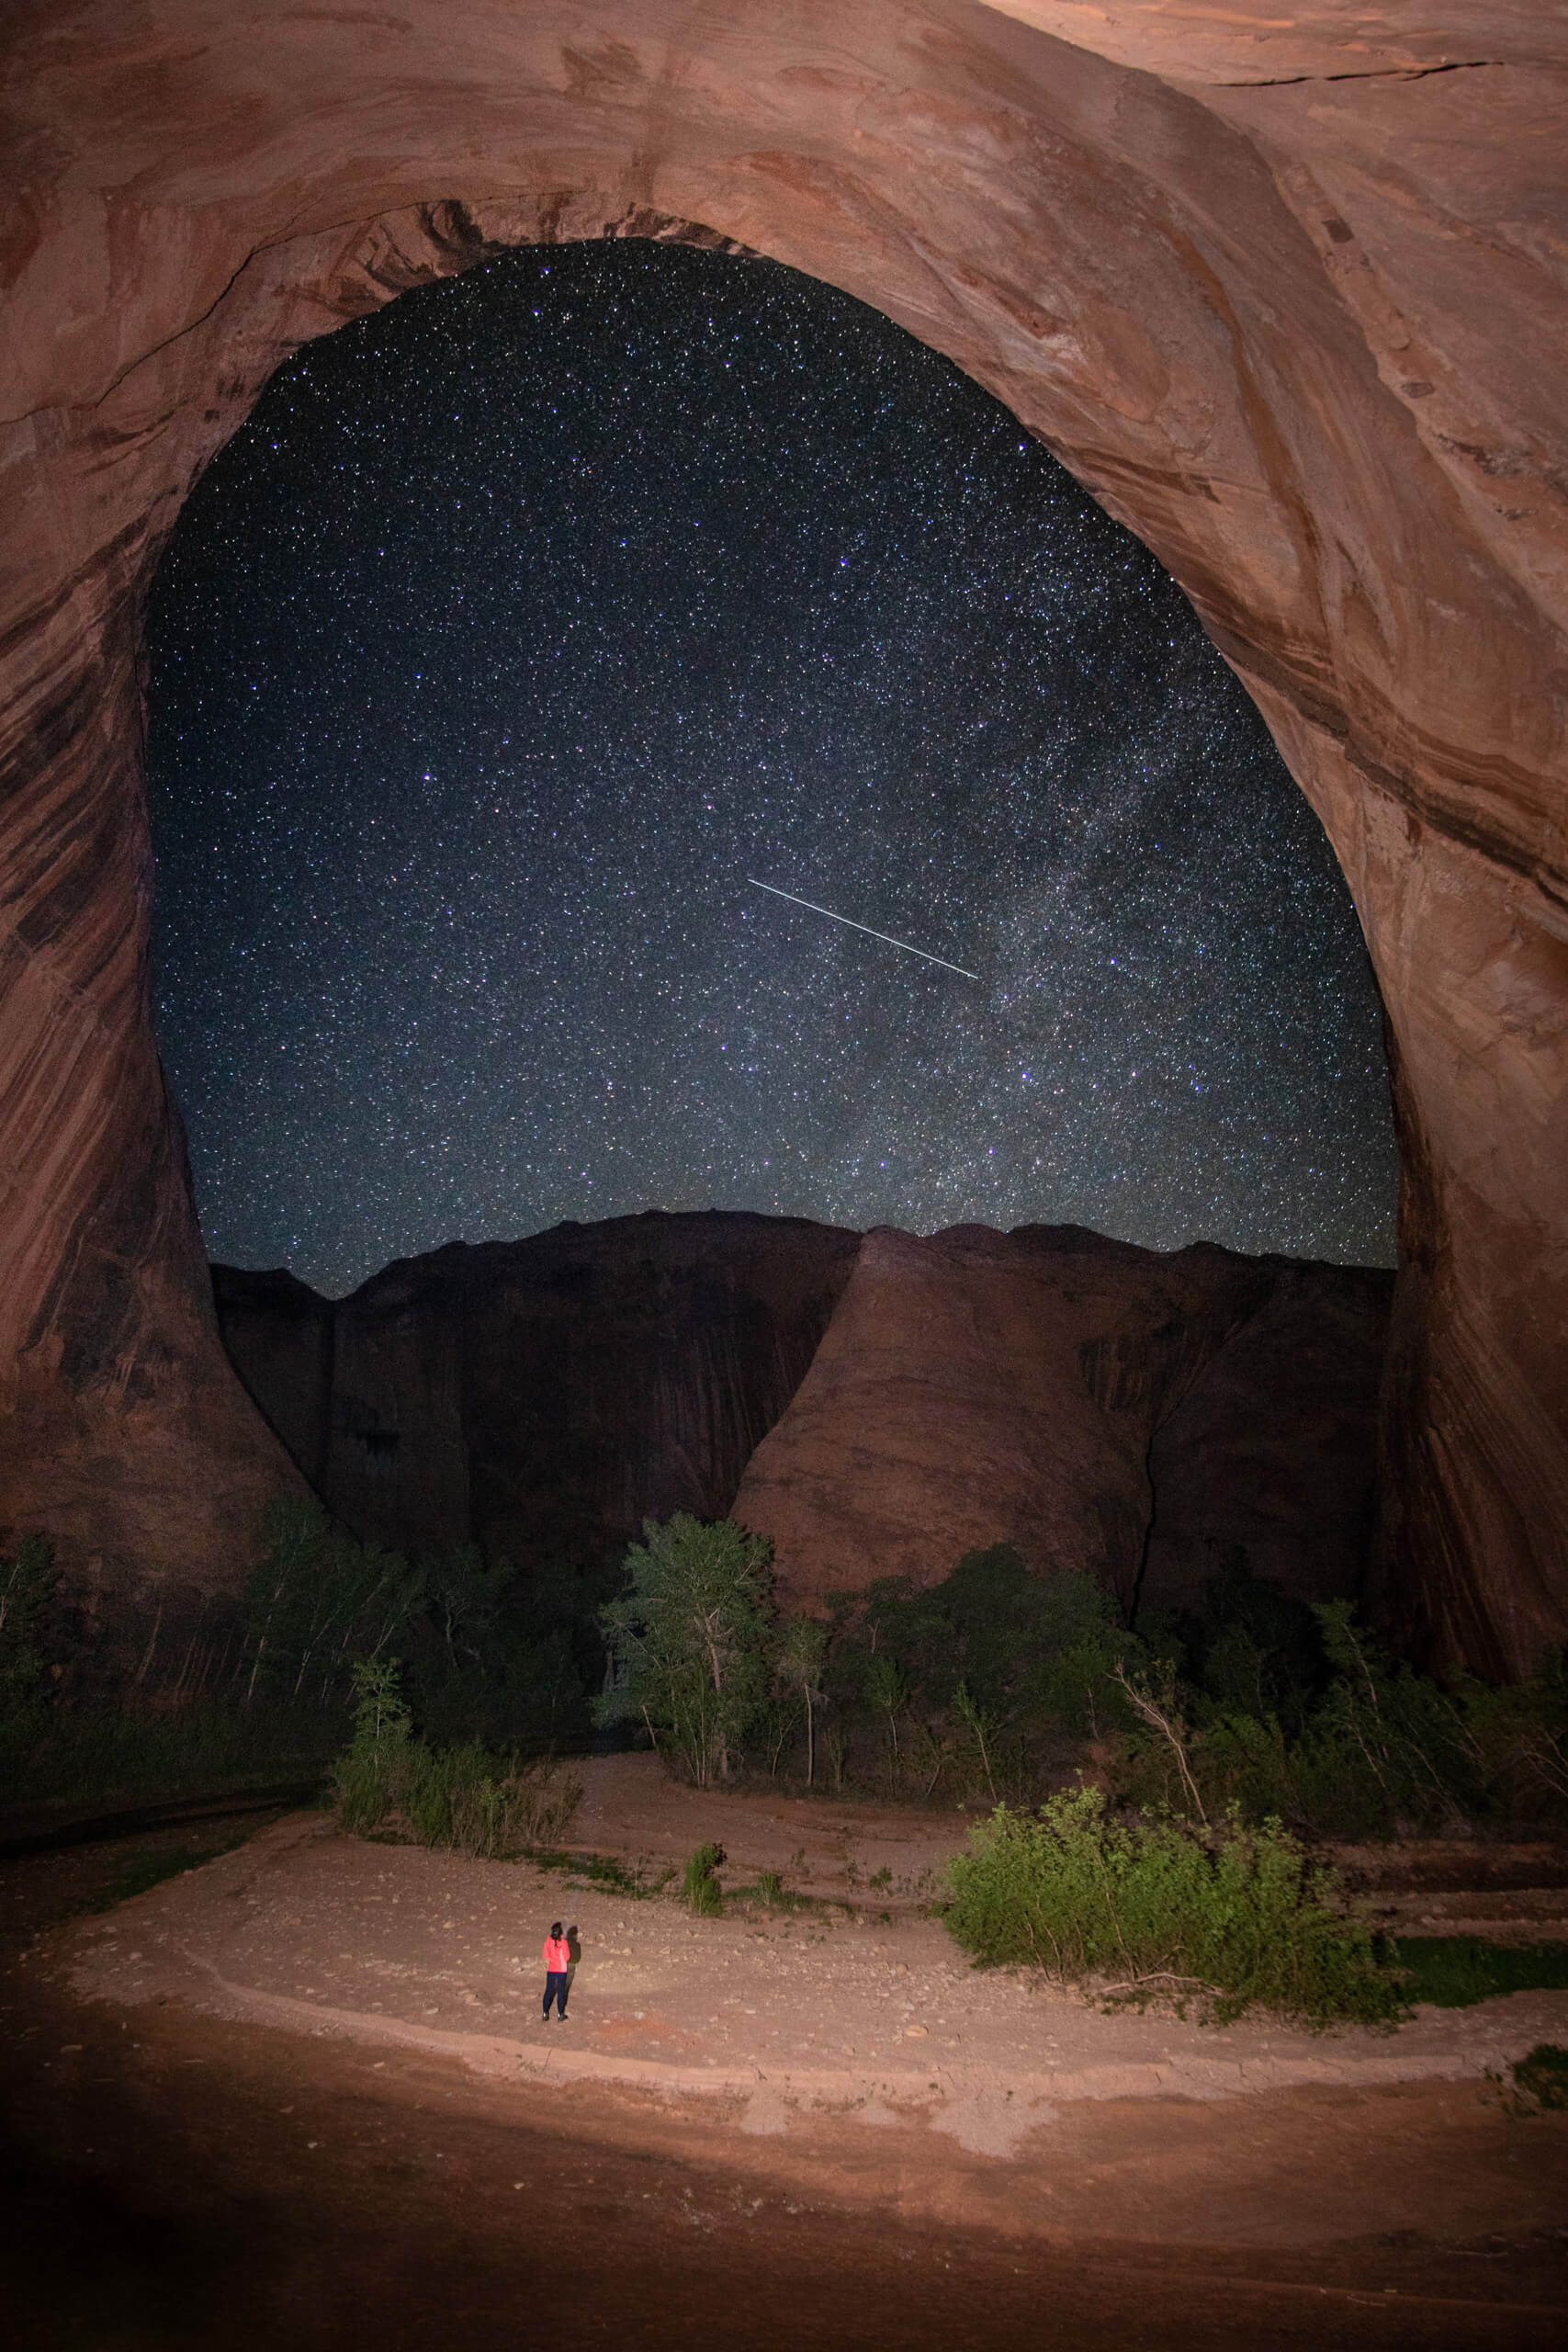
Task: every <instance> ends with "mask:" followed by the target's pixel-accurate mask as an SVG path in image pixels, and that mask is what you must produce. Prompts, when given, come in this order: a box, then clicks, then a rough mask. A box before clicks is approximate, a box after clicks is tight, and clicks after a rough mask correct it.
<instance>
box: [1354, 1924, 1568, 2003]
mask: <svg viewBox="0 0 1568 2352" xmlns="http://www.w3.org/2000/svg"><path fill="white" fill-rule="evenodd" d="M1392 1964H1393V1966H1394V1967H1396V1968H1398V1969H1400V1970H1402V1971H1403V1972H1404V1996H1405V1998H1406V2000H1409V2001H1428V2002H1430V2003H1431V2005H1432V2007H1434V2008H1438V2009H1468V2008H1472V2007H1474V2006H1475V2004H1476V2002H1477V2001H1494V2000H1496V1999H1497V1998H1498V1997H1499V1996H1501V1995H1503V1994H1506V1993H1560V1992H1568V1944H1493V1943H1487V1942H1485V1941H1484V1940H1483V1939H1482V1938H1481V1937H1479V1936H1401V1937H1399V1938H1397V1939H1395V1940H1394V1942H1393V1946H1392Z"/></svg>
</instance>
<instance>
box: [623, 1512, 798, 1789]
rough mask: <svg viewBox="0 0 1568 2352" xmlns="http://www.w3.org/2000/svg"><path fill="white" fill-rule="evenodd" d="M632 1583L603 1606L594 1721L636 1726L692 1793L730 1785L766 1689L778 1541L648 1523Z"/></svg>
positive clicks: (683, 1515) (725, 1526)
mask: <svg viewBox="0 0 1568 2352" xmlns="http://www.w3.org/2000/svg"><path fill="white" fill-rule="evenodd" d="M642 1532H643V1540H642V1542H641V1543H640V1544H633V1545H632V1546H631V1548H630V1550H629V1551H628V1552H627V1554H626V1574H627V1587H626V1591H625V1592H624V1593H623V1594H622V1596H621V1597H620V1599H619V1600H612V1601H611V1602H609V1603H608V1605H607V1606H606V1607H605V1608H604V1609H603V1610H601V1611H600V1612H599V1622H600V1623H601V1625H602V1626H603V1627H604V1642H605V1646H606V1648H607V1649H608V1651H609V1653H610V1659H611V1677H612V1679H611V1684H610V1688H609V1689H608V1690H607V1691H605V1692H604V1696H603V1697H602V1698H601V1699H599V1700H598V1701H597V1702H595V1710H594V1712H595V1713H596V1714H597V1716H598V1719H599V1721H600V1722H601V1723H616V1722H623V1723H624V1722H628V1721H629V1722H633V1723H640V1724H643V1725H644V1726H645V1728H646V1729H647V1731H648V1733H649V1737H650V1738H651V1739H652V1741H653V1743H654V1746H655V1747H660V1748H662V1749H664V1750H666V1751H672V1752H673V1753H674V1754H676V1755H678V1756H679V1757H680V1758H682V1761H683V1762H684V1764H685V1766H686V1768H687V1770H689V1771H690V1773H691V1776H692V1778H693V1780H694V1781H695V1782H696V1784H697V1786H698V1787H699V1788H705V1787H706V1786H707V1785H708V1784H709V1782H710V1781H715V1780H720V1781H723V1780H728V1778H729V1776H730V1773H731V1771H732V1770H733V1769H734V1765H735V1761H736V1758H737V1756H738V1754H739V1749H740V1747H741V1746H742V1744H743V1743H744V1740H745V1737H746V1735H747V1732H748V1730H749V1728H750V1725H751V1724H752V1723H753V1721H754V1720H755V1718H756V1716H757V1713H758V1712H759V1709H760V1707H761V1703H762V1701H763V1698H764V1696H765V1693H766V1690H767V1677H768V1657H769V1650H770V1647H771V1642H772V1634H771V1628H770V1613H771V1603H772V1592H773V1577H772V1573H771V1567H770V1563H771V1561H772V1558H773V1546H772V1544H769V1543H768V1542H767V1541H766V1540H765V1539H764V1538H763V1537H761V1536H760V1535H751V1534H749V1533H748V1532H747V1531H746V1529H745V1528H743V1527H739V1526H737V1525H736V1523H735V1521H733V1520H730V1519H721V1520H715V1521H703V1520H698V1519H694V1518H693V1517H692V1515H691V1513H690V1512H689V1511H677V1512H676V1514H675V1516H674V1517H673V1519H670V1520H667V1521H665V1522H664V1524H663V1525H662V1526H660V1525H659V1524H658V1523H657V1522H656V1521H653V1520H651V1519H650V1520H646V1521H644V1523H643V1531H642Z"/></svg>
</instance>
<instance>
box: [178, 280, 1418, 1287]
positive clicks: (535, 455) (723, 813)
mask: <svg viewBox="0 0 1568 2352" xmlns="http://www.w3.org/2000/svg"><path fill="white" fill-rule="evenodd" d="M151 791H152V822H153V840H154V846H155V849H156V853H157V859H158V898H157V910H156V928H155V941H154V974H155V989H156V1007H157V1019H158V1028H159V1035H160V1038H161V1041H162V1045H163V1050H164V1057H165V1061H166V1063H167V1066H168V1069H169V1071H170V1075H171V1077H172V1080H173V1082H174V1085H175V1091H176V1093H177V1095H178V1097H179V1100H180V1103H181V1105H182V1107H183V1110H184V1113H185V1116H186V1124H187V1126H188V1130H189V1136H190V1145H191V1154H192V1160H193V1164H194V1168H195V1173H196V1184H197V1201H198V1204H199V1207H200V1210H201V1216H202V1222H203V1227H204V1231H205V1233H206V1236H207V1240H208V1245H209V1250H210V1251H211V1254H212V1255H213V1256H214V1257H216V1258H220V1259H224V1260H227V1261H231V1262H232V1263H237V1264H240V1265H249V1266H263V1265H279V1264H287V1265H289V1266H291V1267H292V1268H293V1269H294V1271H295V1272H297V1273H299V1275H301V1276H303V1277H304V1278H305V1279H306V1280H308V1281H310V1282H312V1283H316V1284H317V1285H318V1286H319V1287H321V1288H322V1289H325V1290H328V1291H331V1292H334V1293H337V1292H342V1291H344V1290H346V1289H348V1288H350V1287H352V1286H353V1285H354V1284H355V1283H357V1282H359V1281H361V1280H363V1279H364V1277H365V1276H366V1275H367V1274H368V1273H370V1272H373V1271H374V1270H375V1269H376V1268H378V1267H379V1266H380V1265H382V1264H383V1263H385V1262H386V1261H388V1260H389V1259H390V1258H392V1257H395V1256H400V1255H406V1254H409V1253H412V1252H414V1251H417V1250H426V1249H430V1248H434V1247H435V1246H437V1245H438V1244H439V1243H441V1242H443V1241H446V1240H450V1239H453V1238H459V1237H461V1238H467V1239H468V1240H480V1239H485V1238H491V1237H496V1236H514V1235H522V1234H526V1233H531V1232H535V1231H536V1230H538V1229H539V1228H540V1227H544V1226H547V1225H550V1224H553V1223H555V1222H556V1221H557V1220H558V1219H559V1218H562V1217H569V1216H570V1217H581V1218H583V1219H588V1218H592V1217H602V1216H619V1215H622V1214H625V1213H626V1212H629V1211H633V1210H637V1209H641V1208H649V1207H660V1208H669V1209H678V1208H701V1207H706V1206H708V1205H710V1204H712V1205H716V1206H719V1207H727V1208H752V1209H761V1210H771V1211H783V1212H788V1213H793V1214H796V1215H803V1216H817V1217H822V1218H826V1219H829V1220H831V1221H833V1222H836V1223H840V1224H844V1225H850V1226H855V1227H866V1226H870V1225H874V1224H895V1225H900V1226H904V1227H909V1228H911V1229H913V1230H916V1231H920V1232H929V1231H931V1230H933V1229H934V1228H936V1227H941V1226H944V1225H951V1224H955V1223H958V1222H960V1221H964V1220H977V1221H981V1222H984V1223H987V1224H990V1225H996V1226H1002V1227H1006V1226H1010V1225H1015V1224H1020V1223H1024V1222H1030V1221H1035V1220H1043V1221H1052V1222H1066V1221H1074V1222H1077V1223H1081V1224H1085V1225H1090V1226H1094V1227H1099V1228H1100V1230H1102V1231H1105V1232H1109V1233H1114V1234H1119V1235H1122V1236H1123V1237H1124V1238H1127V1239H1130V1240H1134V1241H1138V1242H1143V1243H1145V1244H1146V1245H1148V1246H1150V1247H1153V1248H1157V1249H1171V1248H1176V1247H1179V1245H1181V1244H1182V1243H1184V1242H1186V1241H1189V1240H1192V1239H1197V1238H1210V1239H1213V1240H1217V1241H1222V1242H1225V1243H1227V1244H1229V1245H1230V1246H1232V1247H1233V1248H1236V1249H1242V1250H1288V1251H1292V1252H1299V1253H1303V1254H1309V1255H1314V1256H1322V1257H1327V1258H1334V1259H1341V1260H1349V1261H1365V1262H1382V1263H1388V1262H1392V1257H1393V1193H1394V1179H1395V1168H1396V1162H1395V1154H1394V1148H1393V1136H1392V1132H1391V1126H1390V1116H1389V1107H1388V1094H1387V1074H1386V1070H1385V1067H1384V1062H1383V1055H1382V1042H1381V1035H1380V1027H1379V1007H1378V1000H1377V993H1376V989H1375V986H1374V984H1373V981H1372V978H1371V971H1370V969H1369V967H1368V964H1367V960H1366V955H1365V951H1364V949H1363V946H1362V944H1361V938H1360V933H1359V929H1358V927H1357V923H1356V919H1355V914H1354V911H1353V910H1352V907H1351V904H1350V900H1349V898H1348V893H1347V891H1346V888H1345V886H1344V883H1343V880H1342V879H1341V877H1340V875H1339V872H1338V869H1337V865H1335V863H1334V860H1333V857H1332V854H1331V853H1330V851H1329V849H1328V846H1327V843H1326V842H1325V839H1324V836H1323V833H1322V831H1321V830H1320V829H1319V827H1318V825H1317V822H1316V820H1315V819H1314V817H1313V816H1312V814H1311V812H1310V811H1309V809H1307V806H1306V804H1305V802H1304V801H1303V798H1302V797H1301V795H1300V794H1299V792H1298V791H1297V790H1296V788H1295V786H1294V785H1293V784H1292V782H1291V780H1290V777H1289V776H1288V775H1287V774H1286V772H1285V769H1284V767H1283V765H1282V763H1280V758H1279V755H1278V753H1277V752H1275V751H1274V749H1273V746H1272V744H1271V742H1270V741H1269V736H1268V735H1267V733H1266V731H1265V729H1264V727H1263V724H1262V721H1261V719H1260V718H1258V715H1257V713H1256V711H1255V710H1254V708H1253V707H1252V705H1251V703H1250V702H1249V701H1248V700H1247V696H1246V695H1245V694H1244V693H1243V692H1242V689H1241V687H1240V686H1239V685H1238V684H1236V682H1235V679H1234V678H1233V677H1232V676H1231V674H1230V673H1229V672H1228V671H1227V670H1226V669H1225V667H1224V663H1223V662H1221V661H1220V658H1219V656H1218V655H1217V654H1216V653H1215V652H1214V651H1213V649H1212V648H1211V647H1210V645H1209V644H1208V642H1207V640H1206V639H1205V638H1204V637H1203V635H1202V633H1201V630H1200V628H1199V627H1198V624H1197V621H1196V620H1195V618H1194V617H1193V616H1192V614H1191V612H1190V608H1189V607H1188V605H1187V604H1186V602H1185V600H1184V599H1183V598H1182V596H1181V595H1180V594H1179V591H1178V590H1177V589H1176V588H1175V587H1174V586H1173V585H1172V583H1171V582H1170V581H1169V580H1168V578H1167V577H1166V575H1165V574H1164V573H1163V572H1162V571H1161V570H1160V568H1159V566H1158V565H1157V564H1156V562H1155V560H1153V558H1152V557H1150V556H1149V555H1148V554H1146V553H1145V550H1144V549H1143V548H1141V547H1140V546H1139V545H1138V543H1137V542H1136V541H1135V540H1134V539H1133V538H1131V537H1129V536H1128V535H1127V534H1126V533H1125V532H1124V531H1122V529H1121V528H1120V527H1119V526H1117V525H1115V524H1113V523H1112V522H1111V521H1110V519H1109V518H1108V517H1107V516H1105V515H1102V514H1101V513H1100V510H1099V508H1098V507H1096V506H1095V505H1094V504H1093V503H1092V502H1091V501H1090V500H1089V498H1088V497H1087V496H1086V495H1085V494H1084V493H1083V492H1081V491H1080V490H1079V489H1078V488H1077V485H1076V484H1075V483H1074V482H1073V481H1072V480H1071V478H1070V477H1069V476H1068V475H1067V474H1066V473H1065V472H1064V471H1063V469H1061V468H1060V467H1059V466H1058V465H1057V464H1056V462H1055V459H1054V458H1051V457H1050V456H1049V455H1048V454H1047V453H1046V452H1045V451H1044V450H1043V449H1042V448H1041V447H1039V446H1038V445H1037V444H1035V443H1034V442H1032V441H1030V440H1028V439H1026V437H1025V436H1024V435H1023V434H1022V433H1021V431H1020V429H1019V427H1018V425H1017V424H1016V423H1015V422H1014V420H1013V419H1012V418H1011V417H1010V415H1009V413H1007V411H1006V410H1005V409H1002V408H1000V407H998V404H997V403H996V402H995V401H992V400H991V399H990V398H989V397H988V396H987V394H986V393H984V392H982V391H981V390H979V389H978V387H977V386H976V385H974V384H973V383H971V382H970V381H969V380H968V379H966V378H964V376H962V375H960V374H959V373H958V372H957V371H956V370H955V369H954V368H952V367H950V366H949V364H948V363H947V362H946V361H945V360H943V359H941V358H939V357H938V356H936V355H935V354H933V353H931V352H930V351H927V350H926V349H924V348H923V347H922V346H921V345H918V344H916V343H913V342H911V341H910V340H909V338H908V336H906V335H905V334H902V333H901V332H900V331H899V330H898V329H897V328H896V327H894V326H892V325H891V324H890V323H889V322H887V321H886V319H884V318H882V317H881V316H880V315H879V314H878V313H877V312H875V311H870V310H867V309H865V308H864V307H863V306H862V305H861V304H860V303H857V302H854V301H852V300H849V299H848V298H847V297H845V296H843V295H840V294H837V293H834V292H832V291H831V290H830V289H829V288H826V287H823V286H820V285H818V284H816V283H815V282H813V281H812V280H810V279H807V278H804V277H799V276H797V275H796V274H795V272H793V271H790V270H787V269H784V268H782V267H779V266H774V265H772V264H767V263H752V262H740V261H735V260H728V259H725V258H723V257H721V256H718V255H714V254H699V253H695V252H689V251H686V250H683V249H680V248H670V247H664V246H655V245H649V244H637V243H609V244H604V245H592V246H586V245H584V246H576V247H570V246H569V247H555V248H532V249H528V250H525V251H524V252H521V253H519V254H513V255H510V256H508V257H507V258H505V259H504V260H502V261H500V262H497V263H495V264H494V265H492V266H490V267H489V268H486V269H483V270H479V271H475V272H473V273H471V274H470V275H468V277H463V278H459V279H457V280H455V281H452V282H449V283H447V284H445V285H442V286H437V287H431V288H425V289H423V290H422V291H420V292H417V293H414V294H412V295H409V296H405V297H404V298H403V299H402V300H400V301H398V302H396V303H394V304H392V305H391V306H390V307H389V309H388V310H386V311H383V312H381V313H380V314H379V315H378V316H377V317H376V318H374V319H370V320H367V321H364V322H360V323H359V324H357V325H355V326H353V327H350V328H347V329H345V330H344V332H342V333H341V334H336V335H333V336H332V337H330V338H327V339H324V340H322V341H321V342H318V343H316V344H314V345H310V347H309V348H308V349H307V350H306V351H304V352H303V353H302V354H301V355H300V356H299V358H298V359H297V360H296V361H294V362H293V363H292V364H291V365H290V366H288V368H284V369H283V370H282V371H281V372H280V373H279V374H278V376H277V377H276V378H275V379H274V380H273V382H272V384H271V385H270V386H269V387H268V389H267V390H266V391H265V393H264V395H263V397H262V399H261V401H259V403H258V404H257V406H256V408H255V410H254V413H253V414H252V416H251V418H250V420H249V421H248V423H247V424H245V425H244V426H243V428H242V430H241V431H240V432H239V433H238V434H237V435H235V436H234V438H233V440H232V441H231V443H230V444H229V446H228V447H227V448H226V449H225V450H224V451H223V452H222V453H221V455H220V458H218V459H217V460H216V461H215V463H214V464H213V465H212V467H211V468H210V469H209V472H208V473H207V475H206V476H205V477H204V479H203V480H202V481H201V482H200V483H199V484H198V486H197V490H196V492H194V494H193V495H192V497H191V498H190V500H189V502H188V503H187V505H186V509H185V512H184V514H183V515H182V517H181V521H180V524H179V526H178V528H177V530H176V532H175V537H174V540H173V542H172V544H171V547H170V548H169V551H168V554H167V555H166V557H165V559H164V564H163V567H162V569H161V571H160V574H159V578H158V582H157V583H156V587H155V590H154V596H153V611H152V688H151ZM749 875H752V876H760V877H761V879H762V880H764V881H767V882H771V883H773V884H775V885H777V886H778V887H779V888H783V889H785V890H790V891H794V892H796V893H798V894H799V895H800V896H802V897H805V898H807V899H817V900H819V901H820V902H821V903H823V904H824V905H826V906H828V907H831V908H834V909H837V910H841V911H842V912H843V913H845V914H847V915H850V916H852V917H854V918H855V919H856V920H858V921H859V922H864V923H869V924H871V925H873V926H874V927H875V928H876V929H878V930H880V931H885V932H888V933H893V934H894V935H895V936H897V937H898V938H900V939H904V940H908V941H909V942H911V943H913V944H915V945H917V946H919V947H922V948H925V949H926V950H928V951H929V952H930V953H931V954H933V955H936V956H944V957H948V958H951V959H952V961H953V962H954V963H957V964H961V965H967V966H971V967H974V968H975V969H976V971H977V972H978V973H979V974H980V975H981V978H980V979H979V981H978V982H975V981H971V980H966V979H962V978H958V977H956V976H955V975H954V974H953V973H951V972H947V971H942V970H940V969H938V968H936V967H934V966H932V965H931V964H926V963H921V962H919V961H918V960H916V959H915V958H914V957H912V956H903V955H899V954H898V953H897V952H896V951H895V950H893V949H891V948H888V947H885V946H882V945H879V944H877V943H876V942H875V941H874V940H871V939H867V938H864V937H863V936H861V935H860V934H859V933H855V932H852V931H848V930H845V929H842V928H840V926H838V925H836V924H834V923H831V922H824V921H822V920H821V919H820V918H819V917H818V916H816V915H811V914H807V913H805V912H802V911H800V910H797V909H795V908H792V907H788V906H785V905H784V904H783V903H782V902H781V901H780V900H778V899H772V898H768V897H766V896H764V895H763V894H762V893H761V892H759V891H757V890H754V889H751V888H748V887H747V881H746V877H747V876H749Z"/></svg>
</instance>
